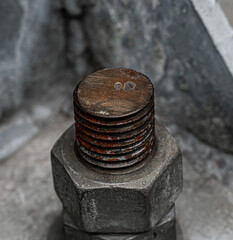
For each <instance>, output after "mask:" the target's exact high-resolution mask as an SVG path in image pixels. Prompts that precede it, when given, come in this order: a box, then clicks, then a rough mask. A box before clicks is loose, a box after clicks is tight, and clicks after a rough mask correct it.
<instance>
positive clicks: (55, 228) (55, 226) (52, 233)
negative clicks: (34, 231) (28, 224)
mask: <svg viewBox="0 0 233 240" xmlns="http://www.w3.org/2000/svg"><path fill="white" fill-rule="evenodd" d="M47 240H65V235H64V230H63V220H62V214H60V215H59V216H57V217H56V218H55V219H54V221H53V223H52V225H51V226H50V228H49V231H48V236H47Z"/></svg>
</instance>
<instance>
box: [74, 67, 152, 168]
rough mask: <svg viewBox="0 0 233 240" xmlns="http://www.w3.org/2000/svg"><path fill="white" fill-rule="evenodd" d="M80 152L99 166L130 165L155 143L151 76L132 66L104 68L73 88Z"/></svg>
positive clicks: (120, 166)
mask: <svg viewBox="0 0 233 240" xmlns="http://www.w3.org/2000/svg"><path fill="white" fill-rule="evenodd" d="M73 96H74V113H75V127H76V136H77V146H78V147H77V149H78V153H79V155H80V156H81V158H83V159H84V160H85V161H87V162H89V163H90V164H92V165H96V166H98V167H103V168H122V167H129V166H131V165H134V164H136V163H138V162H140V161H141V160H143V159H144V158H146V157H147V156H148V154H150V152H151V150H152V148H153V144H154V92H153V86H152V84H151V82H150V80H149V79H148V78H147V77H146V76H145V75H143V74H142V73H139V72H136V71H134V70H130V69H123V68H120V69H104V70H101V71H98V72H96V73H94V74H91V75H89V76H88V77H87V78H85V79H84V80H83V81H81V83H80V84H79V85H78V86H77V87H76V89H75V90H74V95H73Z"/></svg>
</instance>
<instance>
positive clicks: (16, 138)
mask: <svg viewBox="0 0 233 240" xmlns="http://www.w3.org/2000/svg"><path fill="white" fill-rule="evenodd" d="M37 132H38V128H37V127H36V126H35V125H34V124H33V123H31V122H27V121H25V122H22V123H19V124H13V125H9V126H8V127H7V128H6V129H3V130H2V131H1V130H0V161H3V160H5V159H6V158H8V157H9V156H11V155H12V154H13V153H15V152H16V151H17V150H18V149H19V148H21V147H22V146H24V145H25V143H27V142H28V141H29V140H31V139H32V138H33V137H34V136H35V134H36V133H37Z"/></svg>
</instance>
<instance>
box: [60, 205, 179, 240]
mask: <svg viewBox="0 0 233 240" xmlns="http://www.w3.org/2000/svg"><path fill="white" fill-rule="evenodd" d="M63 222H64V231H65V239H67V240H176V219H175V206H173V207H172V208H171V209H170V210H169V211H168V213H167V214H166V215H165V216H164V217H163V218H162V219H161V220H160V222H159V223H158V224H157V226H156V227H155V228H154V229H151V230H149V231H146V232H142V233H135V234H134V233H128V234H127V233H126V234H121V233H118V234H117V233H116V234H114V233H107V234H106V233H87V232H83V231H80V230H79V229H78V228H77V227H76V225H75V223H74V222H73V221H72V219H71V218H70V216H69V215H68V214H67V213H66V212H65V211H63ZM179 240H181V239H179Z"/></svg>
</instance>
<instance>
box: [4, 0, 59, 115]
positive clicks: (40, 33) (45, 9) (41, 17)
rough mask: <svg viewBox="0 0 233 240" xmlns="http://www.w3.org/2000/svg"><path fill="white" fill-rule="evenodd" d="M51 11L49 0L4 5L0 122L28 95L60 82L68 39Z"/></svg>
mask: <svg viewBox="0 0 233 240" xmlns="http://www.w3.org/2000/svg"><path fill="white" fill-rule="evenodd" d="M54 5H55V4H53V7H55V6H54ZM51 7H52V6H51V1H46V0H41V1H36V0H33V1H30V0H22V1H19V0H9V1H1V3H0V9H1V14H0V31H1V39H0V49H1V51H0V72H1V73H0V86H1V88H0V89H1V90H0V118H2V117H3V113H5V112H6V111H8V110H11V109H14V108H15V107H17V106H19V105H20V104H22V103H23V101H24V96H25V91H26V92H27V91H29V90H30V91H32V89H33V88H34V92H38V91H39V90H40V89H42V88H43V87H45V86H48V85H49V84H50V83H51V82H52V81H54V80H55V79H57V76H58V72H59V71H57V68H58V69H59V66H61V65H62V64H63V59H62V56H61V53H62V51H63V48H64V47H63V46H64V35H63V34H62V20H61V18H58V14H54V13H53V12H52V8H51ZM53 11H54V9H53ZM32 86H33V87H32ZM27 94H28V95H30V94H32V93H31V92H30V93H27Z"/></svg>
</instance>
